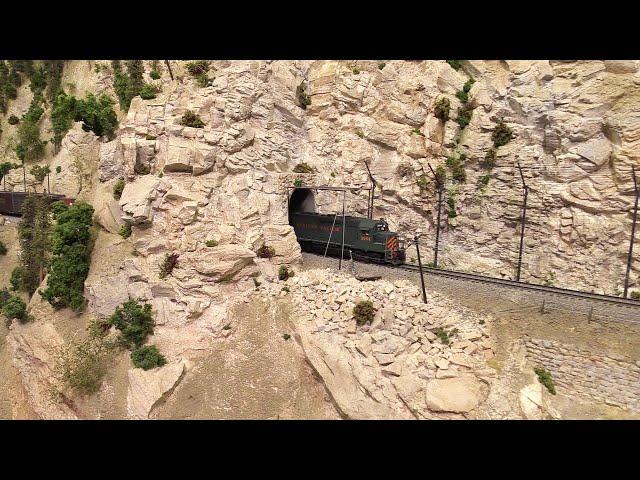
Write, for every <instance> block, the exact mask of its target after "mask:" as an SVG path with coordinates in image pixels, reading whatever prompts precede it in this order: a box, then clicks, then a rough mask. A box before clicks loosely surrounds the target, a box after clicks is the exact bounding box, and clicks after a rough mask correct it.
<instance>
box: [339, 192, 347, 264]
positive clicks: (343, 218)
mask: <svg viewBox="0 0 640 480" xmlns="http://www.w3.org/2000/svg"><path fill="white" fill-rule="evenodd" d="M345 201H346V190H343V191H342V249H341V251H340V260H339V261H338V270H340V269H341V268H342V257H343V256H344V227H345V223H346V222H345V216H344V204H345Z"/></svg>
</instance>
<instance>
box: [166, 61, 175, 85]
mask: <svg viewBox="0 0 640 480" xmlns="http://www.w3.org/2000/svg"><path fill="white" fill-rule="evenodd" d="M164 64H165V65H166V66H167V70H169V76H170V77H171V81H173V71H172V70H171V65H169V60H165V61H164Z"/></svg>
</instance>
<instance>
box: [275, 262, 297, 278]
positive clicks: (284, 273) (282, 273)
mask: <svg viewBox="0 0 640 480" xmlns="http://www.w3.org/2000/svg"><path fill="white" fill-rule="evenodd" d="M293 275H294V274H293V271H291V272H290V271H289V269H288V268H287V267H285V266H284V265H280V268H279V269H278V279H279V280H283V281H285V280H287V279H288V278H290V277H293Z"/></svg>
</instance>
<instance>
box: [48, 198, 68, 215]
mask: <svg viewBox="0 0 640 480" xmlns="http://www.w3.org/2000/svg"><path fill="white" fill-rule="evenodd" d="M67 210H69V205H67V204H66V203H64V202H63V201H62V200H58V201H57V202H53V203H52V204H51V205H49V212H50V213H51V214H52V215H53V218H54V220H55V219H57V218H58V217H59V216H60V215H61V214H62V213H64V212H66V211H67Z"/></svg>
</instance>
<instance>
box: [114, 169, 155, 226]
mask: <svg viewBox="0 0 640 480" xmlns="http://www.w3.org/2000/svg"><path fill="white" fill-rule="evenodd" d="M161 183H162V181H161V180H160V179H159V178H158V177H155V176H153V175H145V176H142V177H138V178H136V179H135V181H133V182H131V183H127V184H126V185H125V187H124V190H123V191H122V196H121V197H120V207H121V208H122V220H123V221H125V222H127V223H132V224H144V223H151V222H152V221H153V210H152V208H151V205H152V203H153V202H154V201H155V200H156V199H158V198H160V197H162V193H161V192H160V191H159V190H158V187H159V186H160V184H161Z"/></svg>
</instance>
